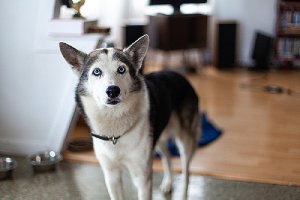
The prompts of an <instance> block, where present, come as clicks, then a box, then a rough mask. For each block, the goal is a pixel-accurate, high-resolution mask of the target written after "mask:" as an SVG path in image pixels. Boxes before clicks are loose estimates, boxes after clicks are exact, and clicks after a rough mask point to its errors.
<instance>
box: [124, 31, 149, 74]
mask: <svg viewBox="0 0 300 200" xmlns="http://www.w3.org/2000/svg"><path fill="white" fill-rule="evenodd" d="M148 46H149V36H148V35H147V34H146V35H143V36H142V37H140V38H139V39H137V40H136V41H135V42H134V43H132V44H131V45H130V46H129V47H127V48H126V49H124V50H123V52H125V53H126V54H127V55H129V56H130V57H131V59H132V61H133V63H134V64H135V66H136V68H137V70H138V69H140V68H141V67H142V64H143V60H144V58H145V55H146V53H147V49H148Z"/></svg>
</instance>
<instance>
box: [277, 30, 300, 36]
mask: <svg viewBox="0 0 300 200" xmlns="http://www.w3.org/2000/svg"><path fill="white" fill-rule="evenodd" d="M277 36H278V37H292V38H296V37H300V33H292V32H285V31H280V32H279V33H278V34H277Z"/></svg>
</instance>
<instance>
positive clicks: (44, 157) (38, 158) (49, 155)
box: [29, 151, 62, 172]
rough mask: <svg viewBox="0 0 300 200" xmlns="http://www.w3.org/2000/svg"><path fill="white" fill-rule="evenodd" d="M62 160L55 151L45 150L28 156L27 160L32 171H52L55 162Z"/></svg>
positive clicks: (54, 167)
mask: <svg viewBox="0 0 300 200" xmlns="http://www.w3.org/2000/svg"><path fill="white" fill-rule="evenodd" d="M61 160H62V156H61V155H60V154H59V153H57V152H55V151H46V152H40V153H36V154H33V155H31V156H29V162H30V164H31V165H32V167H33V169H34V171H36V172H45V171H54V170H55V169H56V164H57V163H58V162H60V161H61Z"/></svg>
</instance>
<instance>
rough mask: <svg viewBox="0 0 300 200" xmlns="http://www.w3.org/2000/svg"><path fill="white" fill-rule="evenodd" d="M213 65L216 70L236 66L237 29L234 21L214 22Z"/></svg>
mask: <svg viewBox="0 0 300 200" xmlns="http://www.w3.org/2000/svg"><path fill="white" fill-rule="evenodd" d="M214 26H215V27H214V28H215V32H214V33H215V34H214V42H215V45H214V48H213V63H214V66H216V67H217V68H218V69H227V68H232V67H234V66H235V65H236V52H237V50H236V48H237V28H238V24H237V22H236V21H233V20H230V21H216V22H215V23H214Z"/></svg>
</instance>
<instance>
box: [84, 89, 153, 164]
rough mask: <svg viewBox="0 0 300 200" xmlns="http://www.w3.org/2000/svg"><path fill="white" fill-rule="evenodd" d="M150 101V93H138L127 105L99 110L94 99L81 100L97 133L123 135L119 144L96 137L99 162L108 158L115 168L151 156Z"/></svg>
mask: <svg viewBox="0 0 300 200" xmlns="http://www.w3.org/2000/svg"><path fill="white" fill-rule="evenodd" d="M148 102H149V99H148V95H147V92H145V93H144V92H143V93H141V94H136V96H135V97H132V98H131V99H128V100H127V101H126V102H124V105H118V106H116V107H102V108H99V107H98V106H97V104H96V102H95V100H94V99H93V98H92V97H83V98H82V103H83V105H84V108H85V112H86V114H87V116H89V123H90V126H91V127H92V129H93V131H94V132H95V133H94V134H98V135H101V136H108V137H113V136H114V137H118V136H121V137H120V138H119V139H118V140H117V143H116V144H113V143H112V142H111V141H105V140H101V139H98V138H95V137H93V144H94V149H95V154H96V156H97V159H98V160H99V161H100V163H101V162H106V161H105V160H107V159H108V160H110V161H114V163H115V164H116V165H120V164H124V163H125V165H126V163H130V162H131V160H136V159H137V158H139V159H141V158H143V155H145V154H147V155H149V154H150V153H151V152H150V150H151V145H152V144H151V143H150V142H149V137H150V124H149V103H148ZM110 163H111V162H110ZM112 167H113V166H112Z"/></svg>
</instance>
